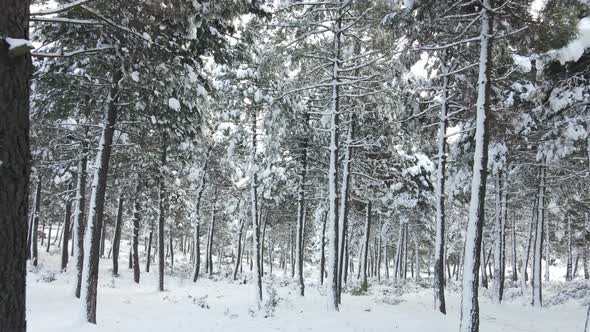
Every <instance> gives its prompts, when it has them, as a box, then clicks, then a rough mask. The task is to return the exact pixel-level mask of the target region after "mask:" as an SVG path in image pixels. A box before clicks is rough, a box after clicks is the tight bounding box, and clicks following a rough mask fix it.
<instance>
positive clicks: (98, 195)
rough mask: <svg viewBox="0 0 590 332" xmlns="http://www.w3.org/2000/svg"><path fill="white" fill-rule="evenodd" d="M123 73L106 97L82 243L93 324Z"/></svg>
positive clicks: (117, 74) (85, 305) (84, 292)
mask: <svg viewBox="0 0 590 332" xmlns="http://www.w3.org/2000/svg"><path fill="white" fill-rule="evenodd" d="M121 77H122V70H121V69H120V68H116V71H115V73H114V75H113V80H112V83H111V84H112V87H111V92H110V96H109V106H108V108H107V114H106V119H105V120H106V121H105V122H104V124H103V130H102V137H101V139H100V143H99V146H98V152H97V153H96V159H95V160H96V161H95V163H94V164H95V173H94V177H93V179H92V193H91V195H90V208H89V213H88V222H87V225H86V235H85V240H84V265H85V266H84V269H83V271H82V293H81V298H82V305H83V308H84V310H83V311H84V313H85V315H86V319H87V321H88V322H89V323H92V324H96V298H97V286H98V263H99V258H100V257H99V255H100V235H101V233H102V226H103V225H102V224H103V213H104V202H105V195H106V186H107V176H108V170H109V162H110V157H111V151H112V144H113V133H114V131H115V123H116V120H117V107H118V106H117V102H118V99H119V98H118V95H119V81H120V80H121Z"/></svg>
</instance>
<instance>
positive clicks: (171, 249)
mask: <svg viewBox="0 0 590 332" xmlns="http://www.w3.org/2000/svg"><path fill="white" fill-rule="evenodd" d="M168 245H169V246H170V269H171V270H173V269H174V236H172V229H170V235H169V236H168Z"/></svg>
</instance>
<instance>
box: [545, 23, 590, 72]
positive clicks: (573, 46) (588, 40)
mask: <svg viewBox="0 0 590 332" xmlns="http://www.w3.org/2000/svg"><path fill="white" fill-rule="evenodd" d="M588 47H590V17H584V18H582V19H581V20H580V22H578V34H577V36H576V37H575V38H574V39H573V40H571V41H570V42H569V43H568V44H567V45H565V46H564V47H562V48H560V49H558V50H551V51H549V52H548V53H547V56H548V57H549V60H558V61H559V62H560V63H561V64H562V65H564V64H565V63H566V62H570V61H578V60H579V59H580V58H581V57H582V55H583V54H584V51H585V50H586V48H588ZM543 62H545V61H543Z"/></svg>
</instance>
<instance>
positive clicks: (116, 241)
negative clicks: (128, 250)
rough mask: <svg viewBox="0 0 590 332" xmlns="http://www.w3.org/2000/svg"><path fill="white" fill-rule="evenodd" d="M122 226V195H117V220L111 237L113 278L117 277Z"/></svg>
mask: <svg viewBox="0 0 590 332" xmlns="http://www.w3.org/2000/svg"><path fill="white" fill-rule="evenodd" d="M122 224H123V193H121V194H119V202H118V203H117V219H116V221H115V234H114V236H113V244H112V248H113V276H115V277H116V276H118V275H119V248H120V245H121V227H122Z"/></svg>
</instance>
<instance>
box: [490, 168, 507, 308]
mask: <svg viewBox="0 0 590 332" xmlns="http://www.w3.org/2000/svg"><path fill="white" fill-rule="evenodd" d="M502 173H503V171H502V170H500V171H498V174H496V176H495V179H496V195H495V196H496V209H495V212H496V213H495V218H494V219H495V224H494V228H495V230H494V238H495V240H494V278H493V279H492V300H493V301H494V302H495V303H500V302H502V291H503V287H502V284H503V282H504V280H503V279H504V278H503V276H502V272H503V267H502V265H503V262H504V258H503V256H504V220H503V210H502V196H503V188H504V184H503V181H502V180H503V174H502Z"/></svg>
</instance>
